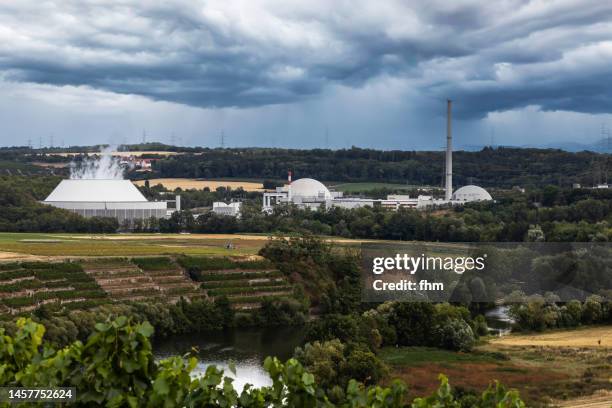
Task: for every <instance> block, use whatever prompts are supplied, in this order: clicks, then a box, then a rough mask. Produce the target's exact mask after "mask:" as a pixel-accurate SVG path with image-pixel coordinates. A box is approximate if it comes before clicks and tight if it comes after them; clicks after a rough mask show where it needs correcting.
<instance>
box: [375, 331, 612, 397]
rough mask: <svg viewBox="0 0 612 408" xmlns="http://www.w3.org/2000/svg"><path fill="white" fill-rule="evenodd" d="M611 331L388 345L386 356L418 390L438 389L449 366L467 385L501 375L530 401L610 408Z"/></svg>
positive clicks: (458, 382) (395, 374) (453, 377)
mask: <svg viewBox="0 0 612 408" xmlns="http://www.w3.org/2000/svg"><path fill="white" fill-rule="evenodd" d="M611 336H612V328H610V327H605V326H604V327H587V328H581V329H577V330H564V331H557V332H550V333H548V332H547V333H538V334H527V335H526V334H511V335H508V336H504V337H501V338H495V337H491V338H487V339H483V340H482V341H481V344H480V345H479V346H477V347H476V349H475V350H474V351H473V352H471V353H458V352H453V351H448V350H440V349H435V348H427V347H399V348H396V347H387V348H384V349H382V350H381V352H380V357H381V358H382V359H383V360H384V361H385V362H386V363H387V364H388V365H389V366H390V367H391V378H401V379H402V380H404V381H405V382H406V383H407V384H408V386H409V390H410V392H411V393H413V394H414V395H417V394H419V393H423V392H428V391H431V390H434V389H435V388H436V385H437V373H439V372H444V373H445V374H446V375H447V376H448V377H449V380H450V382H451V383H452V384H453V385H454V386H456V387H460V388H462V389H465V390H470V389H477V388H478V387H482V386H483V385H484V384H486V383H487V382H490V381H492V380H498V381H500V382H502V383H503V384H505V385H507V386H509V387H513V388H516V389H518V390H519V391H520V392H521V396H523V398H525V400H526V401H529V405H528V406H536V407H537V406H549V405H550V404H552V405H553V406H561V407H579V406H580V407H582V406H584V407H587V406H588V407H590V408H599V407H606V408H607V407H610V406H611V404H612V381H611V379H612V346H611V345H610V344H609V343H604V342H606V341H609V339H610V337H611ZM598 339H602V343H601V344H598V342H597V341H598ZM585 395H588V397H584V396H585ZM589 404H591V405H589Z"/></svg>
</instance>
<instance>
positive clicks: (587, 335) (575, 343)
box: [491, 326, 612, 352]
mask: <svg viewBox="0 0 612 408" xmlns="http://www.w3.org/2000/svg"><path fill="white" fill-rule="evenodd" d="M491 343H492V344H495V345H498V346H533V347H602V348H610V349H611V352H612V326H608V327H587V328H580V329H576V330H569V331H568V330H564V331H555V332H549V333H540V334H513V335H510V336H505V337H502V338H500V339H495V340H493V341H492V342H491Z"/></svg>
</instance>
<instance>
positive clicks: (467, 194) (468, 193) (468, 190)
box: [452, 185, 493, 201]
mask: <svg viewBox="0 0 612 408" xmlns="http://www.w3.org/2000/svg"><path fill="white" fill-rule="evenodd" d="M492 199H493V197H491V194H489V193H488V192H487V190H485V189H484V188H482V187H478V186H473V185H469V186H463V187H461V188H460V189H458V190H457V191H455V192H454V193H453V197H452V200H453V201H488V200H492Z"/></svg>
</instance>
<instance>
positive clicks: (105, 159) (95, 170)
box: [70, 146, 123, 180]
mask: <svg viewBox="0 0 612 408" xmlns="http://www.w3.org/2000/svg"><path fill="white" fill-rule="evenodd" d="M114 147H115V146H107V147H105V148H104V149H102V150H101V151H100V154H99V155H97V156H95V157H93V158H89V157H86V158H84V159H83V161H81V162H74V161H73V162H71V163H70V179H71V180H123V167H121V164H120V163H119V159H118V158H116V157H113V155H112V153H113V151H114V150H115V149H114Z"/></svg>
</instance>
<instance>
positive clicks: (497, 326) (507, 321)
mask: <svg viewBox="0 0 612 408" xmlns="http://www.w3.org/2000/svg"><path fill="white" fill-rule="evenodd" d="M508 309H509V308H508V306H497V307H495V308H494V309H491V310H489V311H488V312H487V313H485V318H486V319H487V325H488V326H489V331H490V332H491V333H492V334H497V335H499V336H503V335H506V334H508V333H510V329H511V328H512V323H514V321H513V320H512V318H511V317H510V316H508Z"/></svg>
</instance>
